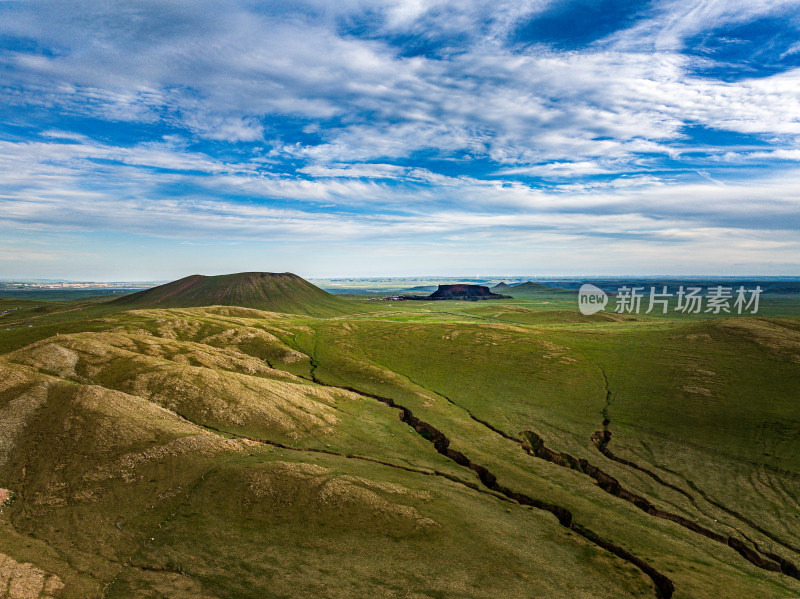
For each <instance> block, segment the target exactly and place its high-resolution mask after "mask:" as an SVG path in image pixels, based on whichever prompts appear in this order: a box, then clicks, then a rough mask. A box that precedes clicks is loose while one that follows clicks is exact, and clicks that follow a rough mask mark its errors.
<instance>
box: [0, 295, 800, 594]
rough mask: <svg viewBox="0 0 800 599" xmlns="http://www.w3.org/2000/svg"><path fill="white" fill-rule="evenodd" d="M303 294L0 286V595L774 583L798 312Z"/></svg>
mask: <svg viewBox="0 0 800 599" xmlns="http://www.w3.org/2000/svg"><path fill="white" fill-rule="evenodd" d="M223 283H225V286H226V288H227V289H230V288H231V284H230V283H231V281H223ZM215 285H217V284H216V283H215ZM236 285H239V283H238V282H235V281H234V282H233V287H236ZM217 287H218V285H217ZM241 289H242V290H241V291H240V292H239V293H241V294H243V295H241V296H240V299H239V300H237V301H239V302H243V303H251V304H252V303H256V302H262V303H261V304H260V305H262V306H264V303H263V302H264V301H267V300H265V299H264V297H260V294H261V292H260V291H258V290H257V289H256V290H253V288H252V286H248V285H244V287H242V288H241ZM304 289H305V290H304V291H303V294H304V295H303V297H302V298H299V297H298V296H296V295H293V292H291V291H292V290H291V288H289V292H290V293H289V299H288V300H287V299H284V300H281V301H283V302H284V304H283V305H282V306H279V305H278V303H276V302H277V300H275V297H276V296H275V295H274V294H269V298H268V300H269V302H272V303H271V304H270V305H271V306H273V308H280V309H272V310H269V311H266V310H259V309H253V308H246V307H236V306H214V307H208V306H206V307H200V306H198V307H178V306H174V305H171V304H170V303H169V300H166V299H165V298H167V297H168V296H169V294H168V293H167V294H164V293H162V292H158V293H157V294H155V295H153V294H150V296H149V298H148V297H147V296H145V299H144V300H142V297H143V296H142V295H139V297H138V299H137V298H136V296H128V297H129V298H134V300H130V299H128V300H127V302H123V301H120V300H116V301H114V302H108V301H99V300H79V301H73V302H51V303H48V302H41V301H21V300H14V299H12V300H0V312H2V311H4V310H5V309H8V308H5V307H3V306H9V307H20V308H21V309H20V310H17V311H15V312H11V313H8V314H6V315H3V316H0V489H7V490H9V491H10V492H11V494H12V495H11V498H10V500H9V501H7V502H6V504H5V505H4V506H3V507H2V508H0V509H1V510H2V512H0V597H6V596H8V597H17V596H19V597H23V596H31V597H75V598H84V597H105V598H115V597H119V598H127V597H137V598H138V597H141V598H145V597H148V598H150V597H187V598H189V597H192V598H194V597H206V598H211V597H216V598H239V597H253V598H256V597H258V598H263V597H309V596H314V595H315V596H319V597H336V598H339V597H341V598H346V597H368V596H380V597H398V598H399V597H404V598H405V597H415V598H416V597H419V598H422V597H436V598H441V597H453V598H456V597H458V598H460V597H513V598H517V597H519V598H528V597H547V598H550V597H564V598H572V597H604V598H612V597H657V596H662V597H668V596H672V597H676V598H678V597H680V598H698V597H701V598H702V597H714V598H726V597H730V598H734V597H735V598H739V597H776V598H777V597H786V598H789V597H797V596H800V570H798V567H800V499H798V498H800V457H799V456H800V402H798V401H797V400H798V393H797V389H798V388H800V302H797V301H796V300H793V299H792V298H778V299H774V300H770V299H768V298H766V299H764V301H763V304H762V308H761V310H760V311H759V314H758V315H756V316H746V317H730V316H725V317H714V316H713V315H708V314H702V315H681V314H678V313H674V312H672V311H671V312H670V313H668V314H667V315H656V314H653V315H644V314H639V315H634V314H631V315H629V314H615V313H599V314H596V315H593V316H583V315H581V314H580V313H579V312H578V311H577V309H576V296H575V294H574V293H572V292H564V291H554V292H552V293H550V292H548V291H547V290H546V289H544V290H543V289H536V288H534V289H529V290H528V291H527V292H526V293H524V294H523V293H520V294H519V297H514V298H512V299H507V300H492V301H485V302H450V301H447V302H444V301H443V302H424V301H406V302H403V301H366V300H364V299H359V298H358V297H357V296H354V297H352V298H348V299H342V298H341V297H335V298H333V299H334V300H336V301H335V302H331V300H330V299H329V298H327V297H326V296H324V295H319V294H317V293H316V292H315V291H314V290H313V289H306V288H304ZM207 293H208V292H207V291H203V294H207ZM215 293H216V292H215ZM504 293H505V292H504ZM201 295H202V294H199V295H198V296H197V302H203V301H208V300H207V297H208V296H207V295H202V296H201ZM212 295H213V294H212ZM284 295H286V294H284ZM326 295H327V294H326ZM15 593H16V594H15ZM24 593H28V595H25V594H24Z"/></svg>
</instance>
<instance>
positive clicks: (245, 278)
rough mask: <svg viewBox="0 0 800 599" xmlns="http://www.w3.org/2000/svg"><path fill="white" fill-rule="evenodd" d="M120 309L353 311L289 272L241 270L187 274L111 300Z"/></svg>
mask: <svg viewBox="0 0 800 599" xmlns="http://www.w3.org/2000/svg"><path fill="white" fill-rule="evenodd" d="M114 304H116V305H118V306H120V307H123V306H124V309H131V308H153V307H159V308H191V307H197V306H215V305H220V306H241V307H245V308H255V309H257V310H267V311H270V312H287V313H293V314H308V315H311V316H332V315H337V314H348V313H351V312H353V304H352V303H348V302H346V301H344V300H342V299H340V298H337V297H336V296H334V295H331V294H330V293H328V292H326V291H323V290H322V289H320V288H319V287H315V286H314V285H312V284H311V283H309V282H308V281H306V280H305V279H303V278H301V277H298V276H297V275H295V274H292V273H269V272H245V273H236V274H230V275H218V276H213V277H207V276H203V275H191V276H189V277H184V278H183V279H179V280H177V281H173V282H171V283H167V284H165V285H159V286H158V287H153V288H152V289H146V290H144V291H140V292H138V293H134V294H131V295H126V296H124V297H120V298H118V299H116V300H114Z"/></svg>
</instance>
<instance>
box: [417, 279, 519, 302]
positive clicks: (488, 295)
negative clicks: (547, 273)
mask: <svg viewBox="0 0 800 599" xmlns="http://www.w3.org/2000/svg"><path fill="white" fill-rule="evenodd" d="M404 299H420V300H462V301H463V300H467V301H477V300H489V299H509V296H507V295H500V294H498V293H492V292H491V290H490V289H489V288H488V287H484V286H483V285H468V284H465V283H459V284H456V285H439V288H438V289H437V290H436V291H434V292H433V293H431V294H430V295H429V296H427V297H425V296H422V297H419V296H413V297H411V296H407V297H405V298H404Z"/></svg>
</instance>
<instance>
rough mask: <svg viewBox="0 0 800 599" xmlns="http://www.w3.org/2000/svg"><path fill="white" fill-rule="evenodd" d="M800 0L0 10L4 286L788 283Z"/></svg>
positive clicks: (3, 4) (797, 167)
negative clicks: (244, 277)
mask: <svg viewBox="0 0 800 599" xmlns="http://www.w3.org/2000/svg"><path fill="white" fill-rule="evenodd" d="M799 142H800V1H798V0H793V1H779V0H761V1H758V0H756V1H754V0H709V1H697V0H695V1H686V0H663V1H662V0H649V1H642V2H635V1H628V0H596V1H589V0H566V1H554V0H528V1H522V0H520V1H516V2H507V1H504V0H497V1H495V2H492V3H486V2H473V1H470V0H458V1H448V0H402V1H400V0H381V1H378V0H375V1H372V0H370V1H368V0H339V1H337V2H329V1H321V0H310V1H308V2H241V3H230V2H225V3H219V2H208V3H205V2H182V3H173V2H157V1H152V2H148V1H143V2H135V3H133V2H124V3H115V2H103V3H96V2H83V3H80V2H79V3H72V2H65V1H59V2H18V1H14V0H11V1H8V0H6V1H0V278H34V277H50V278H59V277H63V278H71V279H98V280H108V279H111V280H136V279H149V280H152V279H169V278H176V277H179V276H183V275H186V274H189V273H194V272H199V273H204V274H216V273H222V272H235V271H243V270H267V271H286V270H290V271H294V272H297V273H298V274H301V275H304V276H308V277H331V276H348V275H349V276H390V275H398V276H406V275H453V276H462V275H474V274H476V273H483V274H498V273H508V274H530V275H544V276H552V275H573V276H576V275H594V276H600V275H623V274H630V275H637V274H673V275H683V274H702V275H737V274H759V275H797V274H799V273H800V234H798V233H800V143H799Z"/></svg>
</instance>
